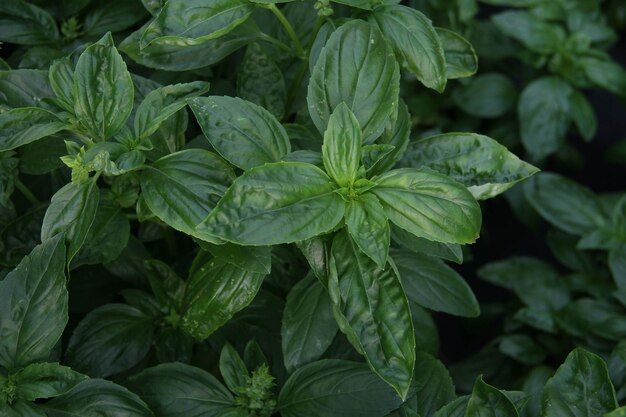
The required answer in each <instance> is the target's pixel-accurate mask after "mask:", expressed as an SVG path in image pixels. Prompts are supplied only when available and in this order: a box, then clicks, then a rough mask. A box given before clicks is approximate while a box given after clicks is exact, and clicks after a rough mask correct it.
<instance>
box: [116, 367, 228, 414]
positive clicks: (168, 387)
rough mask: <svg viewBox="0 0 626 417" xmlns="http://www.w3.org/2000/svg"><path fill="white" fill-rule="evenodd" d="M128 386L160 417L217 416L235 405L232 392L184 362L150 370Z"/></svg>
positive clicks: (207, 374)
mask: <svg viewBox="0 0 626 417" xmlns="http://www.w3.org/2000/svg"><path fill="white" fill-rule="evenodd" d="M128 384H129V386H130V387H131V388H132V390H133V391H134V392H136V393H138V394H139V396H140V397H141V398H142V399H143V400H144V401H145V402H147V403H148V405H149V406H150V408H151V409H152V410H154V412H155V414H156V415H157V416H159V417H181V416H185V417H216V416H217V415H218V414H220V413H222V412H223V411H224V410H226V409H227V408H229V407H231V406H232V405H233V397H232V395H231V393H230V392H228V390H227V389H226V388H225V387H224V386H223V385H222V384H221V383H220V382H219V381H218V380H217V379H216V378H215V377H214V376H213V375H211V374H209V373H208V372H206V371H204V370H202V369H200V368H196V367H193V366H189V365H185V364H182V363H167V364H162V365H158V366H155V367H153V368H148V369H146V370H144V371H142V372H141V373H139V374H138V375H135V376H133V377H131V378H130V379H129V383H128Z"/></svg>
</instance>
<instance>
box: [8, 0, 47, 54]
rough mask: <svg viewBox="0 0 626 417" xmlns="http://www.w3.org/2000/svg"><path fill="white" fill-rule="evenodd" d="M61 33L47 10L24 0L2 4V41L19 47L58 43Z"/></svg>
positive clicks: (12, 0)
mask: <svg viewBox="0 0 626 417" xmlns="http://www.w3.org/2000/svg"><path fill="white" fill-rule="evenodd" d="M58 39H59V31H58V29H57V25H56V22H55V21H54V18H53V17H52V16H50V14H49V13H48V12H46V11H45V10H43V9H41V8H39V7H37V6H35V5H32V4H30V3H27V2H25V1H22V0H3V1H2V3H0V40H1V41H4V42H9V43H15V44H18V45H41V44H48V43H54V42H57V41H58Z"/></svg>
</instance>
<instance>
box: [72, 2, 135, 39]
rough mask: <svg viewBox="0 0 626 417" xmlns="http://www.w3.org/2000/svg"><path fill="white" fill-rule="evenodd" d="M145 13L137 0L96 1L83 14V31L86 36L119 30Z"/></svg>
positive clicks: (131, 23) (130, 24)
mask: <svg viewBox="0 0 626 417" xmlns="http://www.w3.org/2000/svg"><path fill="white" fill-rule="evenodd" d="M146 15H147V13H146V10H145V9H144V7H143V5H142V4H140V2H138V1H126V0H109V1H106V2H101V3H96V5H95V7H92V8H90V10H89V12H88V13H87V15H86V16H85V22H84V24H83V31H84V33H85V35H88V36H102V35H104V34H105V33H106V32H119V31H122V30H124V29H128V28H129V27H131V26H133V25H134V24H135V23H137V22H139V21H141V20H143V18H145V17H146Z"/></svg>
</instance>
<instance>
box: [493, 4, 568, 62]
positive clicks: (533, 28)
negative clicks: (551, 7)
mask: <svg viewBox="0 0 626 417" xmlns="http://www.w3.org/2000/svg"><path fill="white" fill-rule="evenodd" d="M491 20H492V21H493V22H494V23H495V24H496V26H497V27H498V29H500V31H502V33H504V34H506V35H508V36H510V37H512V38H513V39H516V40H518V41H520V42H521V43H522V44H524V46H526V47H527V48H528V49H530V50H531V51H534V52H537V53H539V54H550V53H553V52H555V51H557V50H558V48H559V46H560V43H561V42H563V40H564V39H565V31H564V30H563V29H562V28H561V27H560V26H559V25H555V24H551V23H548V22H544V21H542V20H540V19H539V18H538V17H536V16H534V15H533V14H532V13H530V12H527V11H520V10H508V11H505V12H502V13H498V14H496V15H494V16H493V17H492V18H491Z"/></svg>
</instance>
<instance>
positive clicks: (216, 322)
mask: <svg viewBox="0 0 626 417" xmlns="http://www.w3.org/2000/svg"><path fill="white" fill-rule="evenodd" d="M264 277H265V274H259V273H256V272H250V271H246V270H245V269H242V268H240V267H238V266H235V265H231V264H228V263H226V262H223V261H220V260H219V259H216V260H211V261H209V262H208V263H207V264H206V265H205V266H204V267H203V268H200V270H199V271H197V272H196V273H195V274H193V275H192V276H191V277H190V278H189V282H188V283H187V288H186V289H185V298H184V302H183V305H184V314H183V318H182V328H183V330H184V331H185V332H187V333H189V334H190V335H191V336H193V337H195V338H196V339H198V340H203V339H206V338H207V337H209V336H210V335H211V334H212V333H213V332H214V331H215V330H217V329H218V328H220V327H221V326H223V325H224V324H226V322H227V321H228V320H230V319H231V318H232V317H233V315H234V314H235V313H237V312H238V311H239V310H242V309H243V308H245V307H246V306H247V305H248V304H250V302H251V301H252V299H253V298H254V297H255V296H256V293H257V292H258V291H259V288H261V284H262V283H263V278H264Z"/></svg>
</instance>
